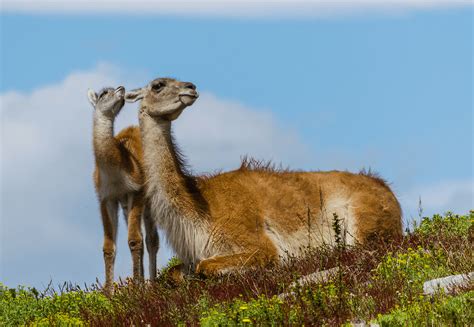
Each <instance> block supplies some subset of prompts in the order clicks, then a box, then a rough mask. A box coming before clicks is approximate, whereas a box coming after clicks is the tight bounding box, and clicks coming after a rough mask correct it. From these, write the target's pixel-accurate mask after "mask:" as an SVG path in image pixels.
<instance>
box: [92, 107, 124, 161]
mask: <svg viewBox="0 0 474 327" xmlns="http://www.w3.org/2000/svg"><path fill="white" fill-rule="evenodd" d="M93 139H94V141H93V142H94V154H95V159H96V162H97V164H98V165H102V164H107V165H111V164H114V163H117V164H118V162H117V161H118V160H119V158H120V150H119V149H118V146H117V141H116V140H115V138H114V118H110V117H107V116H105V115H104V114H102V113H101V112H100V111H98V110H96V111H95V112H94V127H93Z"/></svg>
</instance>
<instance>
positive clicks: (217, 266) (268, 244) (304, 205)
mask: <svg viewBox="0 0 474 327" xmlns="http://www.w3.org/2000/svg"><path fill="white" fill-rule="evenodd" d="M156 81H159V80H155V81H153V82H151V83H150V84H149V86H148V87H146V88H143V89H141V90H140V91H139V92H141V93H140V94H142V98H143V100H142V103H141V107H140V115H139V118H140V128H141V131H142V137H143V145H144V153H145V161H144V168H145V174H146V176H147V181H148V182H147V197H149V198H150V201H151V203H152V206H151V207H152V212H153V214H154V215H164V216H165V217H169V218H166V219H171V220H172V221H165V222H164V223H165V224H169V227H168V236H169V237H176V238H177V239H178V240H179V239H180V237H181V238H184V239H185V241H186V240H187V238H189V239H190V240H191V241H189V242H188V243H189V244H188V248H187V249H183V248H181V245H182V244H181V243H179V242H174V243H172V245H174V247H175V251H177V254H178V255H179V256H181V259H183V260H184V261H185V262H188V263H190V264H198V265H197V267H196V272H198V273H204V274H216V273H222V272H227V271H231V270H234V269H238V268H240V267H245V266H255V265H257V266H263V265H268V264H273V263H279V262H281V259H283V258H284V257H285V256H287V255H288V254H298V251H299V250H301V248H302V247H305V246H318V245H321V244H322V243H327V242H329V243H330V242H332V241H333V236H334V235H333V231H332V227H331V226H332V219H333V213H334V212H335V213H337V214H338V216H339V218H340V219H341V220H342V222H343V224H345V230H346V231H347V232H349V233H350V232H352V233H353V235H348V238H351V239H352V243H353V242H366V241H368V240H369V239H371V238H372V237H373V235H382V236H385V237H389V238H393V237H398V236H400V235H401V234H402V224H401V210H400V205H399V203H398V201H397V199H396V197H395V196H394V194H393V193H392V192H391V190H390V188H389V187H388V186H387V184H386V183H385V182H384V181H383V180H381V179H380V178H378V177H376V176H374V175H372V174H371V173H360V174H352V173H349V172H340V171H329V172H303V171H297V172H293V171H289V170H284V169H276V168H275V167H274V166H272V165H271V164H270V163H263V162H259V161H255V160H253V159H244V161H243V162H242V165H241V167H240V168H239V169H237V170H234V171H230V172H224V173H218V174H214V175H211V176H209V175H208V176H204V177H197V178H194V177H192V176H190V175H189V174H188V173H187V172H186V170H185V169H184V168H183V161H182V159H181V157H180V155H179V152H177V150H176V147H175V145H174V143H173V139H172V137H171V121H170V119H169V116H170V115H173V118H174V119H176V118H177V117H178V116H179V114H180V113H181V112H182V111H183V110H184V108H185V107H186V105H184V106H181V107H179V106H176V109H175V111H176V112H175V113H173V111H172V109H170V108H173V107H170V106H169V105H168V103H173V104H176V103H177V101H176V98H177V97H179V94H180V93H179V92H185V91H186V87H185V85H186V84H185V83H182V82H178V81H174V80H170V79H167V80H166V85H167V86H166V87H164V88H163V89H162V90H161V91H160V92H155V91H154V90H153V87H152V86H153V83H155V82H156ZM183 90H184V91H183ZM161 108H166V110H165V109H161ZM182 224H184V226H188V225H191V226H194V227H193V229H194V230H193V232H194V234H191V236H189V235H187V234H186V229H185V228H184V229H179V228H175V227H177V226H180V225H182ZM173 233H178V234H179V233H181V234H179V235H177V236H176V235H173ZM203 233H204V234H203ZM205 234H206V235H207V238H208V240H207V242H206V244H202V242H201V243H200V238H199V237H202V236H203V235H205ZM183 242H184V241H183ZM186 244H187V243H186ZM285 250H288V251H287V252H296V253H285ZM189 261H190V262H189Z"/></svg>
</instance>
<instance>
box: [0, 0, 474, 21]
mask: <svg viewBox="0 0 474 327" xmlns="http://www.w3.org/2000/svg"><path fill="white" fill-rule="evenodd" d="M469 5H472V2H471V1H470V0H384V1H381V0H352V1H349V0H333V1H328V0H303V1H292V0H257V1H253V0H195V1H192V0H191V1H190V0H174V1H170V0H165V1H152V0H138V1H134V0H121V1H117V0H102V1H90V0H63V1H61V0H56V1H50V0H4V1H3V3H2V10H3V11H10V12H35V13H50V12H68V13H84V12H86V13H120V12H124V13H136V14H142V13H145V14H149V13H155V14H171V15H185V16H225V17H275V16H276V17H305V16H309V17H312V16H326V15H334V14H348V13H354V12H367V11H374V10H375V11H389V12H393V11H405V10H419V9H429V8H447V7H459V6H469Z"/></svg>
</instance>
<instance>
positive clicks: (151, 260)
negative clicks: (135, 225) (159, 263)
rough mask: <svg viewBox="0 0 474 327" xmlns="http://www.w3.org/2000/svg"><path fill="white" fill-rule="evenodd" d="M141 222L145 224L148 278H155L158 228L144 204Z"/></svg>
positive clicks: (158, 241) (158, 240) (152, 279)
mask: <svg viewBox="0 0 474 327" xmlns="http://www.w3.org/2000/svg"><path fill="white" fill-rule="evenodd" d="M143 222H144V225H145V234H146V236H145V243H146V249H147V252H148V264H149V266H148V269H149V273H150V280H151V281H154V280H156V255H157V253H158V248H159V247H160V239H159V236H158V229H157V228H156V223H155V221H154V219H153V217H152V216H151V212H150V208H149V206H148V205H145V209H144V213H143Z"/></svg>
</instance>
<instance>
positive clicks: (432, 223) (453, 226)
mask: <svg viewBox="0 0 474 327" xmlns="http://www.w3.org/2000/svg"><path fill="white" fill-rule="evenodd" d="M473 225H474V211H472V210H471V211H470V212H469V215H464V216H460V215H454V214H452V213H451V212H448V213H446V215H445V216H441V215H434V216H433V217H432V218H429V217H424V218H423V219H422V220H421V223H420V225H419V226H418V227H416V228H415V231H414V233H415V235H420V236H432V235H439V234H442V235H443V236H444V237H467V236H468V231H469V229H470V228H472V226H473Z"/></svg>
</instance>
